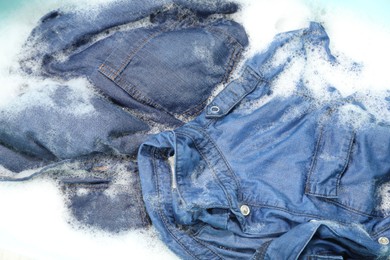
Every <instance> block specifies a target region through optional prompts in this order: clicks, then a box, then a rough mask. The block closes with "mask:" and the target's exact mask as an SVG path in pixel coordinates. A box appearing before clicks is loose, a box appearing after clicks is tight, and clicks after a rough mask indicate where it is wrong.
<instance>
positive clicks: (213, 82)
mask: <svg viewBox="0 0 390 260" xmlns="http://www.w3.org/2000/svg"><path fill="white" fill-rule="evenodd" d="M201 2H202V1H196V0H192V1H150V0H147V1H144V0H142V1H141V0H134V1H117V2H114V3H112V4H108V5H104V6H103V8H101V9H99V11H96V10H91V12H82V11H66V10H57V11H53V12H51V13H49V14H47V15H46V16H44V17H43V18H42V19H41V20H40V22H39V24H38V25H37V27H36V28H35V29H34V30H33V32H32V33H31V36H30V37H29V39H28V41H27V43H26V46H25V49H24V53H22V56H23V59H22V60H21V67H22V69H23V70H24V71H25V72H27V73H28V74H29V75H32V76H38V77H39V79H42V82H41V83H39V84H40V86H39V87H35V88H33V89H31V90H29V91H27V92H26V93H23V95H20V96H19V97H17V98H16V99H15V100H14V101H12V102H11V104H10V105H9V106H6V107H2V108H0V166H1V167H0V170H1V176H0V180H2V181H23V180H29V179H31V178H32V177H34V176H37V175H40V174H44V173H46V174H50V175H51V176H52V177H55V178H56V179H57V180H59V181H60V186H61V189H62V191H63V192H64V193H65V196H66V198H67V199H66V201H67V204H68V206H69V208H70V210H71V211H72V213H73V215H74V217H75V218H76V219H78V220H80V221H81V222H83V223H84V224H86V225H87V226H93V227H98V228H102V229H104V230H107V231H110V232H119V231H122V230H128V229H132V228H139V227H144V226H147V225H149V220H148V217H147V215H146V213H145V211H144V205H143V203H142V200H141V192H140V186H139V178H138V171H137V167H136V163H135V161H134V160H135V156H136V154H137V150H138V148H139V145H140V144H141V143H142V142H143V141H145V138H146V137H147V136H148V135H150V134H152V133H155V132H156V131H161V130H162V129H172V128H174V127H178V126H180V125H182V124H183V121H186V120H188V119H189V118H192V117H193V116H194V115H197V114H199V113H200V112H201V110H202V109H203V108H204V106H205V105H206V101H207V99H208V98H209V96H210V94H211V93H212V91H213V90H214V88H215V87H216V86H217V85H218V84H220V83H222V82H225V81H227V80H228V79H229V77H230V75H231V72H232V71H233V69H234V67H235V66H236V64H237V63H238V62H239V61H240V56H241V53H242V51H243V50H244V48H245V46H247V44H248V39H247V36H246V33H245V30H244V28H243V27H242V26H241V25H240V24H238V23H236V22H234V21H232V20H229V19H228V16H227V15H228V14H230V13H234V12H236V11H237V5H236V4H232V3H229V2H225V1H215V2H213V3H201ZM80 78H82V79H83V80H84V81H80ZM23 104H24V105H23ZM1 168H5V169H6V171H5V170H3V169H1Z"/></svg>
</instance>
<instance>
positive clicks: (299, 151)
mask: <svg viewBox="0 0 390 260" xmlns="http://www.w3.org/2000/svg"><path fill="white" fill-rule="evenodd" d="M282 49H289V50H290V52H289V53H290V55H288V56H285V55H283V52H281V50H282ZM311 52H319V53H321V55H320V56H319V58H318V59H320V60H319V61H321V62H329V63H331V64H332V63H333V64H335V63H337V59H336V58H335V57H334V56H332V54H331V53H330V50H329V38H328V36H327V34H326V32H325V31H324V29H323V27H322V26H321V25H319V24H317V23H311V25H310V27H309V28H307V29H303V30H298V31H293V32H288V33H283V34H280V35H278V36H276V37H275V39H274V41H273V42H272V43H271V44H270V46H269V48H268V49H267V50H266V51H264V52H263V53H260V54H258V55H256V56H254V57H252V58H251V59H250V60H248V61H247V62H246V64H245V66H244V68H243V70H242V73H241V76H240V77H239V78H237V79H236V80H234V81H232V82H231V83H229V84H228V85H227V86H226V87H225V89H224V90H222V92H221V93H219V94H218V95H217V96H216V97H215V98H214V99H213V100H212V101H211V103H210V104H209V105H208V106H207V107H206V109H205V111H204V112H203V113H202V114H201V115H200V116H199V117H198V118H196V119H195V120H194V121H192V122H190V123H188V124H186V125H184V126H182V127H180V128H178V129H176V130H174V131H168V132H163V133H161V134H158V135H156V136H154V137H151V138H150V139H149V140H148V141H147V142H145V143H144V144H143V145H142V146H141V148H140V150H139V154H138V163H139V171H140V178H141V185H142V192H143V199H144V202H145V205H146V208H147V212H148V214H149V216H150V218H151V221H152V223H153V225H154V226H155V227H156V228H157V229H158V230H159V232H160V234H161V238H162V239H163V241H164V242H165V243H166V244H167V245H168V246H169V247H170V248H171V249H172V250H173V251H174V252H175V253H176V254H178V255H179V256H180V257H182V258H183V259H351V258H353V259H387V257H388V256H389V255H390V247H389V238H390V218H389V214H390V208H389V207H388V201H386V199H387V200H388V195H386V194H387V193H388V188H389V181H390V175H389V174H390V157H389V154H390V142H389V140H390V126H389V125H388V124H386V123H385V122H380V121H379V120H377V119H375V118H373V117H372V116H371V115H370V114H369V112H368V111H366V110H365V108H364V107H363V106H362V105H360V103H359V102H358V100H355V99H354V98H352V97H347V98H343V97H341V95H338V93H337V91H335V90H334V89H332V88H330V90H329V91H330V92H333V93H334V94H331V95H333V96H332V98H331V99H328V100H318V99H316V98H314V97H313V95H311V92H310V88H308V84H310V82H309V81H305V80H303V75H301V74H299V73H298V74H296V75H298V76H299V77H300V79H299V78H298V80H296V81H295V84H296V86H295V89H294V91H292V93H291V94H286V95H282V94H274V89H273V88H274V86H275V85H276V83H277V81H278V80H279V79H280V77H281V75H283V73H284V72H287V71H288V70H289V69H290V68H291V66H294V64H295V62H297V60H298V59H300V60H301V61H305V60H307V59H308V56H309V55H310V53H311ZM357 121H359V122H357Z"/></svg>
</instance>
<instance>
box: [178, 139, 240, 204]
mask: <svg viewBox="0 0 390 260" xmlns="http://www.w3.org/2000/svg"><path fill="white" fill-rule="evenodd" d="M180 135H182V136H185V137H188V138H190V139H191V140H192V142H193V143H194V146H195V148H196V150H197V151H198V152H199V154H200V155H201V156H202V158H203V160H205V162H206V163H207V165H208V167H209V168H210V169H211V170H212V172H213V176H214V177H215V179H216V180H217V181H218V184H219V186H220V187H221V188H222V190H223V192H224V193H225V196H226V199H227V201H228V203H229V207H230V208H232V207H233V206H232V201H231V199H230V195H229V193H228V191H227V190H226V188H225V186H224V185H223V183H222V181H221V180H220V179H219V177H218V174H217V173H216V171H215V167H212V166H211V164H210V161H209V160H208V159H207V157H206V156H205V155H204V153H203V152H202V151H201V149H199V146H198V144H197V142H196V141H195V140H194V138H193V137H192V136H190V135H188V134H186V133H180Z"/></svg>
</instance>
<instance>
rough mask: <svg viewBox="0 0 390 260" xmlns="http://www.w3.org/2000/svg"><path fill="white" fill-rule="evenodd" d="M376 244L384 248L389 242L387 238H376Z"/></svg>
mask: <svg viewBox="0 0 390 260" xmlns="http://www.w3.org/2000/svg"><path fill="white" fill-rule="evenodd" d="M378 243H379V244H381V245H384V246H385V245H388V244H389V243H390V241H389V239H388V238H387V237H380V238H378Z"/></svg>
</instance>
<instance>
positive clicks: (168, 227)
mask: <svg viewBox="0 0 390 260" xmlns="http://www.w3.org/2000/svg"><path fill="white" fill-rule="evenodd" d="M156 153H157V152H156V149H153V150H152V157H151V161H152V168H153V169H152V170H153V174H154V175H155V176H156V181H155V186H156V188H157V198H158V201H160V200H161V199H162V194H161V192H160V185H159V179H160V174H159V172H158V171H157V170H156V169H157V167H156V162H155V158H156ZM157 214H158V215H159V217H160V219H161V221H162V223H163V224H164V226H165V227H166V230H167V231H168V233H169V234H170V235H171V237H172V238H173V239H174V240H175V241H176V243H177V244H178V245H180V246H181V248H182V249H183V250H184V251H185V252H186V253H187V254H188V255H190V256H192V257H193V258H194V259H199V258H197V257H196V256H195V255H193V254H192V252H190V251H189V250H188V249H187V247H186V246H184V245H183V244H182V243H181V242H180V240H179V239H178V238H177V237H176V236H175V235H174V234H173V232H172V230H171V227H170V224H169V223H168V221H167V219H166V218H165V214H164V213H163V209H162V207H161V203H160V202H159V203H158V208H157Z"/></svg>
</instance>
